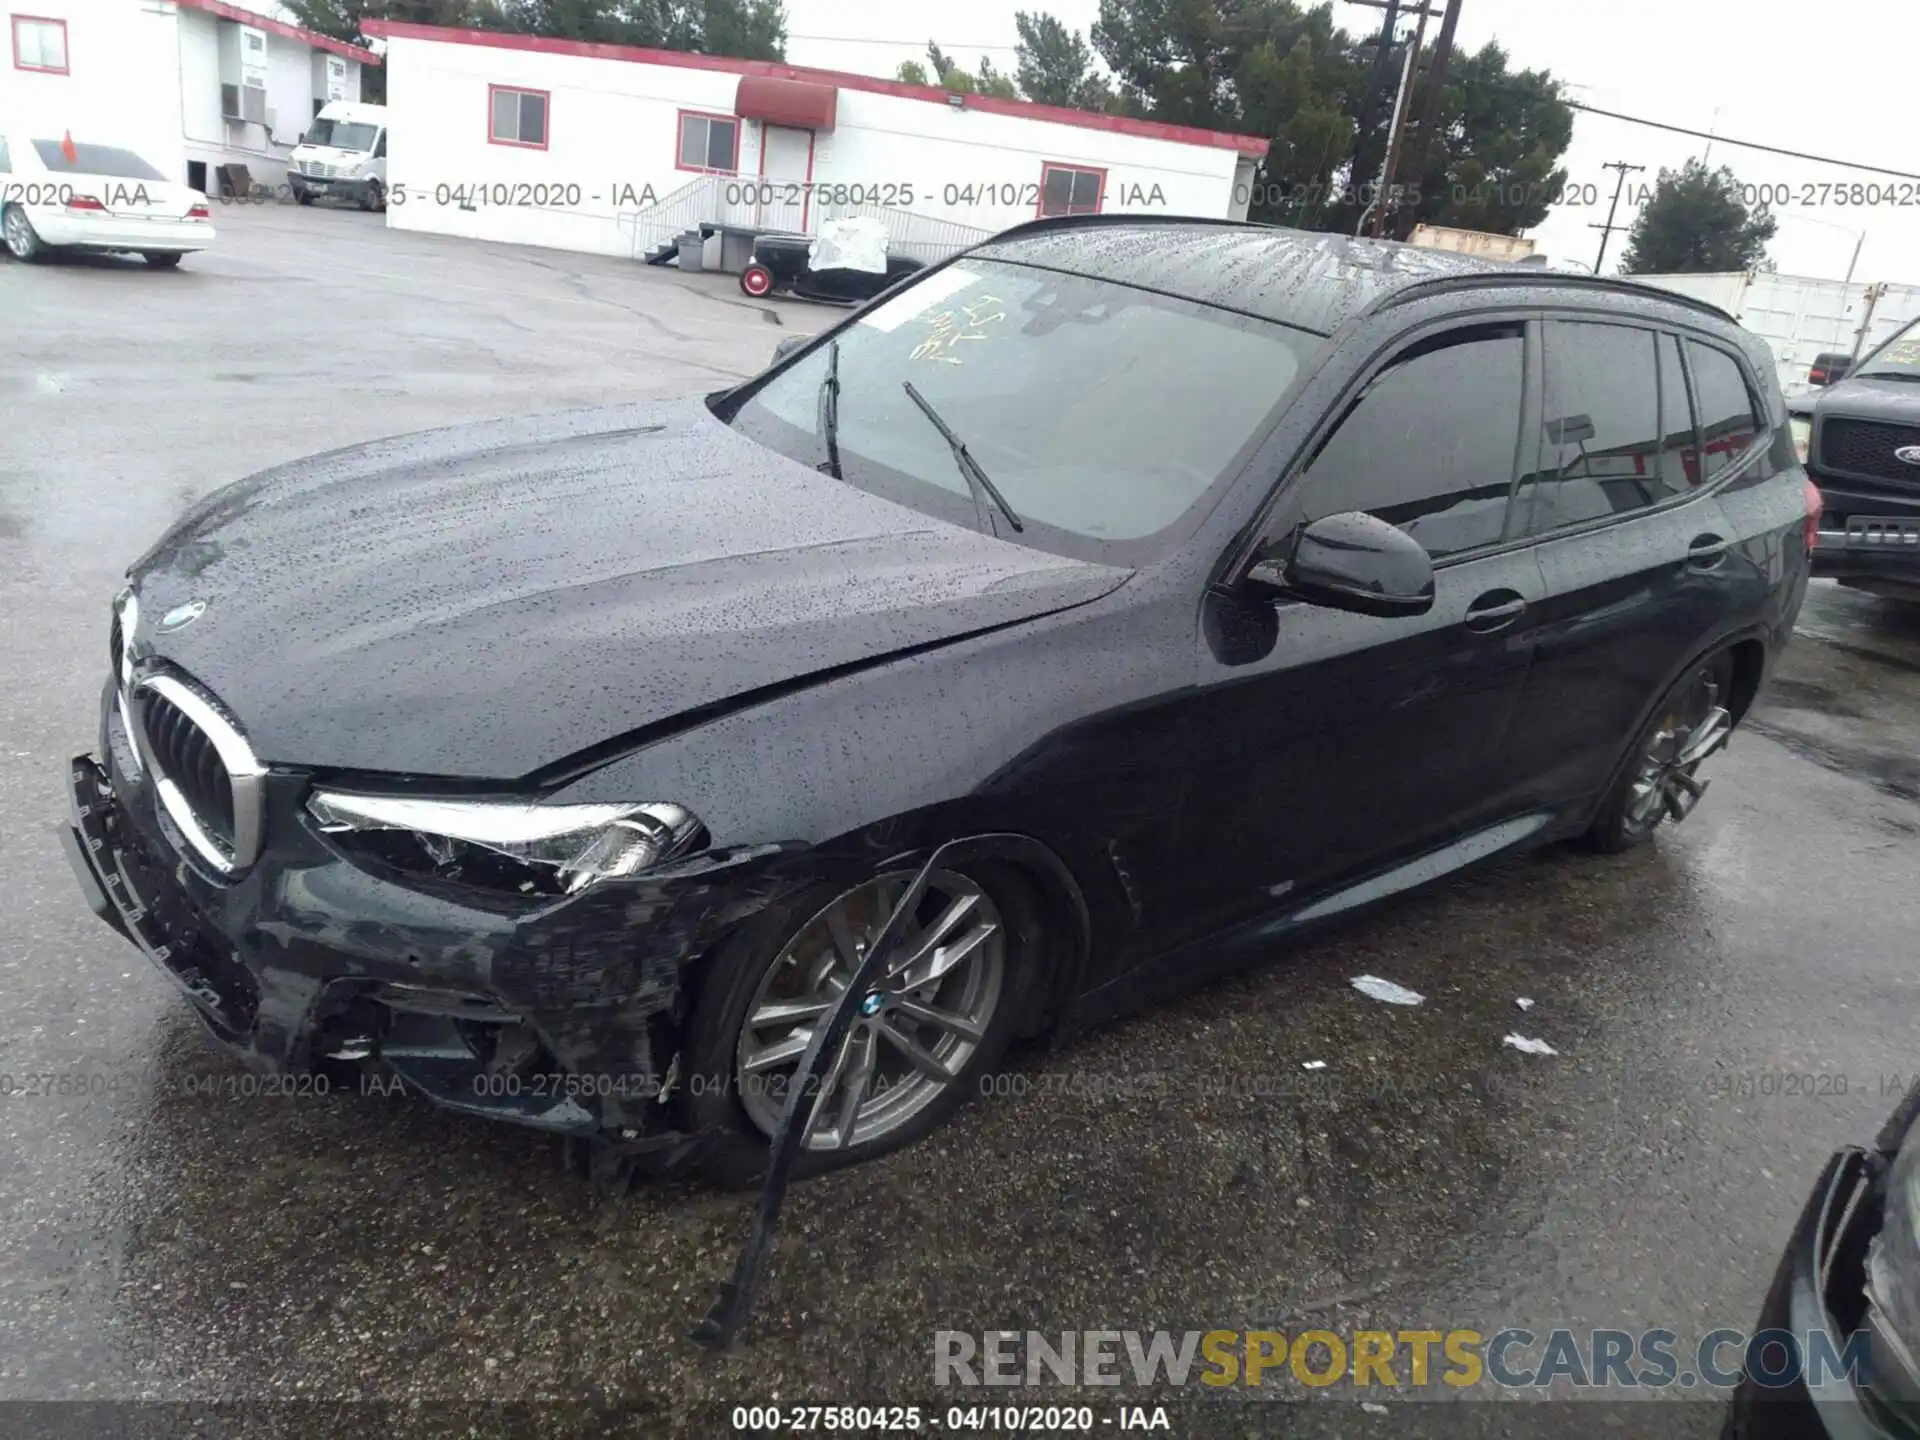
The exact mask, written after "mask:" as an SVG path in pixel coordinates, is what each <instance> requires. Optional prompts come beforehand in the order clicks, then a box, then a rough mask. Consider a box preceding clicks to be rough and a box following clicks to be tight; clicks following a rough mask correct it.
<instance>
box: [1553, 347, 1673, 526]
mask: <svg viewBox="0 0 1920 1440" xmlns="http://www.w3.org/2000/svg"><path fill="white" fill-rule="evenodd" d="M1545 341H1546V343H1545V358H1546V390H1545V408H1544V410H1543V412H1542V413H1543V415H1544V417H1545V419H1544V424H1543V427H1542V435H1541V443H1540V471H1539V474H1538V475H1537V476H1536V477H1535V479H1536V481H1537V489H1536V494H1535V499H1534V504H1533V519H1532V523H1531V527H1530V528H1531V529H1532V530H1533V531H1534V532H1535V533H1536V534H1542V533H1546V532H1548V531H1552V530H1560V529H1564V528H1565V527H1567V526H1569V525H1584V524H1587V523H1588V522H1590V521H1594V520H1604V519H1607V518H1609V517H1612V516H1617V515H1630V514H1632V513H1633V512H1634V511H1636V510H1645V509H1647V508H1649V507H1651V506H1654V505H1659V504H1662V503H1664V502H1666V501H1668V500H1671V499H1672V498H1673V497H1674V496H1676V495H1680V494H1684V493H1685V492H1686V491H1687V490H1688V489H1690V488H1691V482H1690V480H1689V478H1688V464H1687V456H1688V453H1689V452H1690V451H1691V450H1692V448H1693V441H1694V436H1693V413H1692V410H1691V408H1690V407H1689V405H1688V404H1687V389H1686V380H1685V377H1684V376H1683V375H1682V374H1681V371H1680V364H1679V350H1678V347H1677V346H1676V344H1675V343H1674V342H1673V341H1672V340H1670V339H1669V338H1667V337H1663V336H1661V335H1657V334H1655V333H1654V332H1653V331H1651V330H1641V329H1638V328H1636V327H1634V326H1630V325H1605V324H1589V323H1587V322H1584V321H1570V320H1556V321H1550V322H1549V323H1548V324H1547V325H1546V327H1545Z"/></svg>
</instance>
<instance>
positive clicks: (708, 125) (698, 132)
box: [675, 111, 740, 175]
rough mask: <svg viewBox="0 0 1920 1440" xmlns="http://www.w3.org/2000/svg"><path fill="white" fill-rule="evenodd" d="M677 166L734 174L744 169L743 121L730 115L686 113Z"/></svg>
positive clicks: (682, 118) (683, 115)
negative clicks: (742, 160) (741, 135)
mask: <svg viewBox="0 0 1920 1440" xmlns="http://www.w3.org/2000/svg"><path fill="white" fill-rule="evenodd" d="M675 163H676V164H678V165H679V167H680V168H681V169H682V170H705V171H711V172H714V173H716V174H725V175H731V174H732V173H733V172H734V171H736V170H738V169H739V168H740V122H739V121H738V120H735V119H733V118H731V117H730V116H726V115H696V114H693V113H692V112H691V111H686V112H682V114H681V116H680V154H679V156H678V157H677V158H676V161H675Z"/></svg>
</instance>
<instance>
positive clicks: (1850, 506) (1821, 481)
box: [1789, 320, 1920, 601]
mask: <svg viewBox="0 0 1920 1440" xmlns="http://www.w3.org/2000/svg"><path fill="white" fill-rule="evenodd" d="M1789 408H1790V410H1791V412H1792V420H1793V425H1794V428H1795V430H1796V431H1797V432H1798V439H1799V440H1800V443H1801V444H1802V445H1803V447H1804V451H1803V453H1804V455H1805V458H1806V462H1807V469H1808V470H1809V471H1810V472H1811V473H1812V475H1813V479H1814V483H1815V484H1816V485H1818V486H1819V487H1820V495H1821V498H1822V500H1823V502H1824V506H1825V516H1824V518H1823V519H1822V521H1821V527H1820V542H1819V546H1818V548H1816V549H1815V551H1814V554H1813V573H1814V574H1816V575H1831V576H1833V577H1834V578H1835V579H1836V580H1838V581H1839V582H1840V583H1841V584H1842V585H1846V586H1850V587H1852V588H1854V589H1857V590H1867V591H1870V592H1872V593H1874V594H1878V595H1885V596H1890V597H1892V598H1894V599H1899V600H1916V601H1920V320H1916V321H1914V322H1913V323H1912V324H1910V325H1908V326H1907V327H1906V328H1905V329H1904V330H1901V331H1900V332H1899V333H1897V334H1896V335H1894V336H1893V338H1892V339H1890V340H1888V341H1887V342H1886V343H1885V344H1883V345H1881V346H1880V347H1879V348H1878V349H1877V350H1874V351H1873V352H1872V353H1871V354H1869V355H1868V356H1867V357H1866V358H1865V359H1864V360H1862V361H1861V362H1860V363H1859V364H1858V365H1856V366H1854V367H1853V368H1852V369H1851V370H1849V371H1847V372H1846V376H1845V378H1844V379H1842V380H1839V381H1838V382H1836V383H1834V384H1832V385H1829V386H1827V387H1826V388H1824V389H1818V390H1809V391H1806V392H1803V393H1801V394H1798V395H1796V396H1795V398H1794V401H1793V403H1792V405H1791V406H1790V407H1789Z"/></svg>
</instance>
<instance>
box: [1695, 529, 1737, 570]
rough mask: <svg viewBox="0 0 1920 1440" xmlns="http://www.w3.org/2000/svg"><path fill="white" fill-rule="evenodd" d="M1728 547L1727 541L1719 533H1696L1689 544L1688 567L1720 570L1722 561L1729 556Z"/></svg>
mask: <svg viewBox="0 0 1920 1440" xmlns="http://www.w3.org/2000/svg"><path fill="white" fill-rule="evenodd" d="M1727 549H1728V546H1727V542H1726V541H1725V540H1723V539H1721V538H1720V537H1719V536H1718V535H1696V536H1694V537H1693V543H1692V544H1691V545H1689V546H1687V568H1688V569H1690V570H1718V569H1719V568H1720V562H1721V561H1722V560H1725V559H1726V558H1727Z"/></svg>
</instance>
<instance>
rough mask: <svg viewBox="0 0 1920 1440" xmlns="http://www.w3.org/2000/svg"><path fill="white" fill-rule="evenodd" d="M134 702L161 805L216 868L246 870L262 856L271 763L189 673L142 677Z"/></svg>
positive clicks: (134, 690) (232, 870)
mask: <svg viewBox="0 0 1920 1440" xmlns="http://www.w3.org/2000/svg"><path fill="white" fill-rule="evenodd" d="M132 699H133V706H132V709H133V718H134V722H135V724H136V725H137V726H138V727H139V732H140V737H141V739H142V740H143V741H144V744H145V749H146V751H147V756H146V758H147V760H148V761H149V762H150V764H151V768H152V770H153V780H154V790H155V793H156V794H157V796H158V797H159V800H160V804H161V808H162V809H164V810H165V811H166V812H167V814H168V815H169V816H170V817H171V818H172V820H173V822H174V824H175V825H176V826H177V827H178V829H179V831H180V833H181V835H182V836H184V837H185V839H186V841H187V843H188V844H189V845H191V846H192V847H193V850H194V851H195V852H196V853H197V854H198V855H199V856H200V858H201V859H203V860H205V861H206V862H207V863H208V864H209V865H211V866H213V867H214V868H215V869H216V870H219V871H221V872H223V873H228V874H231V873H235V872H237V871H240V870H243V869H245V868H246V867H247V866H248V865H250V864H252V863H253V861H254V860H255V859H256V858H257V857H258V855H259V853H260V844H261V831H262V825H263V821H264V815H263V811H264V795H263V790H262V785H263V782H264V780H265V778H266V773H267V772H266V767H265V766H263V765H261V764H260V762H259V760H258V759H257V758H256V757H255V756H254V753H253V750H252V748H251V747H250V746H249V745H248V744H247V742H246V738H245V737H244V736H243V735H241V733H240V731H239V729H238V728H237V727H236V726H235V725H234V724H233V722H232V721H231V720H230V719H228V718H227V716H226V715H225V714H224V713H223V712H222V711H221V709H220V707H219V706H218V704H216V703H215V702H214V701H213V700H212V698H211V697H209V696H208V695H207V694H206V693H205V692H204V691H201V690H198V689H197V688H195V687H194V686H192V685H190V684H189V683H188V682H187V681H185V680H184V679H183V678H181V677H179V676H176V675H168V674H152V675H146V676H142V677H141V678H140V679H139V680H138V681H136V682H135V684H134V686H133V693H132ZM136 748H138V747H136Z"/></svg>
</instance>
